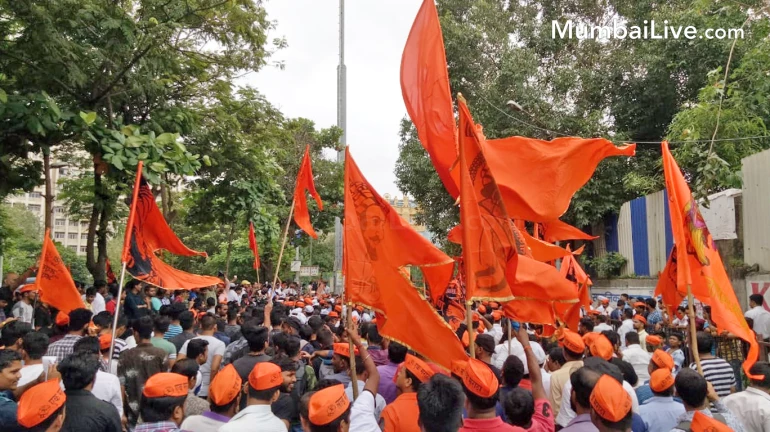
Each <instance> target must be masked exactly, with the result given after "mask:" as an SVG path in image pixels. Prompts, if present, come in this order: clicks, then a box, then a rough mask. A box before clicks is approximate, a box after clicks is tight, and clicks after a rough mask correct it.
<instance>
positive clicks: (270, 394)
mask: <svg viewBox="0 0 770 432" xmlns="http://www.w3.org/2000/svg"><path fill="white" fill-rule="evenodd" d="M223 371H224V370H223ZM236 375H237V372H236ZM224 384H227V385H229V384H231V383H227V382H225V383H224ZM282 385H283V375H282V373H281V368H280V367H279V366H278V365H276V364H273V363H268V362H263V363H257V364H256V365H255V366H254V369H252V370H251V373H249V379H248V383H247V384H246V386H245V387H244V390H243V391H245V392H246V394H247V397H248V399H247V402H246V408H244V409H242V410H241V411H240V412H239V413H238V414H235V415H234V416H233V418H232V419H231V420H230V421H228V422H227V424H225V425H224V426H222V427H220V428H219V432H246V431H253V430H259V431H265V432H285V431H287V430H288V429H287V428H286V425H285V424H284V422H283V421H281V420H280V419H279V418H278V417H276V416H275V415H274V414H273V412H272V410H271V409H270V405H271V404H272V403H273V402H275V401H276V400H278V397H279V396H280V394H281V392H280V391H281V386H282ZM213 405H214V402H213V400H212V406H213ZM234 405H237V404H234ZM193 432H197V431H193Z"/></svg>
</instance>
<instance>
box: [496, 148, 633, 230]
mask: <svg viewBox="0 0 770 432" xmlns="http://www.w3.org/2000/svg"><path fill="white" fill-rule="evenodd" d="M486 144H487V145H486V147H485V148H484V152H485V153H486V156H487V160H488V161H489V169H490V170H491V171H492V175H493V176H494V177H495V179H496V180H497V184H498V186H499V187H500V193H501V194H502V196H503V201H505V206H506V208H507V209H508V215H509V216H511V217H512V218H514V219H523V220H528V221H534V222H550V221H554V220H556V219H559V217H560V216H561V215H563V214H564V212H566V211H567V208H568V207H569V203H570V200H571V199H572V196H573V195H575V192H577V190H578V189H580V188H581V187H582V186H583V185H584V184H586V182H587V181H588V180H589V179H590V178H591V176H592V175H593V173H594V171H595V170H596V167H597V166H598V165H599V162H601V161H602V159H604V158H607V157H610V156H633V155H634V154H635V151H636V145H635V144H631V145H628V146H623V147H616V146H615V145H614V144H612V143H611V142H610V141H607V140H606V139H602V138H589V139H584V138H573V137H568V138H557V139H555V140H553V141H542V140H537V139H533V138H525V137H519V136H514V137H508V138H502V139H494V140H489V141H487V142H486Z"/></svg>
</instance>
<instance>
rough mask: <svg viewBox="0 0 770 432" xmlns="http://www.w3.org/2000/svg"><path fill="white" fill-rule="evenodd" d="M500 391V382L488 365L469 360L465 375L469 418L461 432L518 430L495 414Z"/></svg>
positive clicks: (466, 405) (464, 386)
mask: <svg viewBox="0 0 770 432" xmlns="http://www.w3.org/2000/svg"><path fill="white" fill-rule="evenodd" d="M499 389H500V381H498V379H497V377H496V376H495V374H494V372H492V369H490V368H489V366H488V365H486V364H485V363H484V362H482V361H480V360H476V359H473V358H472V359H469V360H468V362H467V364H466V365H465V372H464V374H463V391H464V393H465V398H466V399H465V409H466V411H467V412H468V417H467V418H466V419H465V421H464V422H463V427H462V428H460V431H461V432H473V431H491V430H494V431H516V430H517V429H516V428H514V427H513V426H511V425H509V424H506V423H505V422H503V419H502V418H500V416H497V415H496V414H495V407H496V406H497V403H498V397H497V395H498V391H499Z"/></svg>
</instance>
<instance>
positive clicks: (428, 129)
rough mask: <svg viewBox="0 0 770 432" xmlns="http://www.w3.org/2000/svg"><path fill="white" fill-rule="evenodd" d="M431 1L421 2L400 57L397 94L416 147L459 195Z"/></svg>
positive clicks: (452, 125)
mask: <svg viewBox="0 0 770 432" xmlns="http://www.w3.org/2000/svg"><path fill="white" fill-rule="evenodd" d="M433 1H434V0H424V1H423V2H422V6H421V7H420V11H419V12H418V13H417V17H416V18H415V19H414V24H412V30H411V31H410V32H409V38H408V39H407V40H406V46H405V47H404V53H403V55H402V57H401V93H402V95H403V97H404V104H405V105H406V110H407V112H408V113H409V118H411V119H412V123H414V126H415V128H416V129H417V136H418V137H419V139H420V143H421V144H422V146H423V147H424V148H425V150H426V151H427V152H428V155H429V156H430V160H431V162H433V166H434V167H435V168H436V172H437V173H438V176H439V178H441V181H442V182H443V183H444V187H445V188H446V189H447V191H448V192H449V193H450V194H451V195H452V196H453V197H455V198H456V197H457V196H458V195H459V193H460V191H459V189H458V187H457V184H456V183H455V182H454V180H453V179H452V176H451V175H450V169H451V167H452V166H453V165H454V164H455V162H456V161H457V149H456V145H455V119H454V111H453V108H452V94H451V92H450V90H449V73H448V72H447V62H446V56H445V53H444V39H443V36H442V34H441V25H440V24H439V19H438V12H437V11H436V5H435V4H434V3H433Z"/></svg>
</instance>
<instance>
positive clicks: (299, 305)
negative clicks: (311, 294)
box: [294, 301, 305, 308]
mask: <svg viewBox="0 0 770 432" xmlns="http://www.w3.org/2000/svg"><path fill="white" fill-rule="evenodd" d="M294 307H298V308H303V307H305V302H301V301H298V302H296V303H294Z"/></svg>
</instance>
